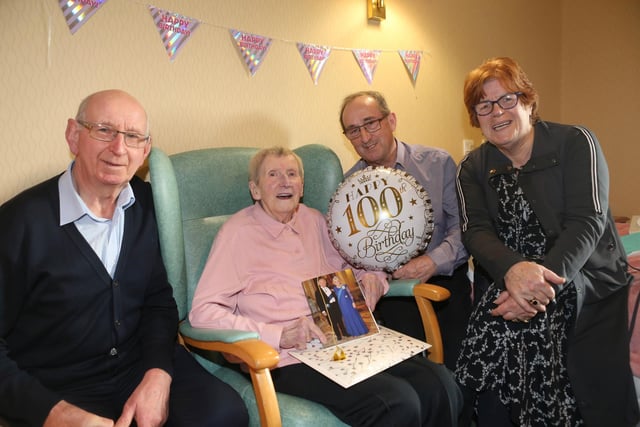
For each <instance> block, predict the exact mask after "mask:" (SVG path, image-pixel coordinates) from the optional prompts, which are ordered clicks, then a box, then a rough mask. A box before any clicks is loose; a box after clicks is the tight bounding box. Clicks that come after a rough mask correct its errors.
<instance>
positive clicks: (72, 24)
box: [58, 0, 107, 34]
mask: <svg viewBox="0 0 640 427" xmlns="http://www.w3.org/2000/svg"><path fill="white" fill-rule="evenodd" d="M106 2H107V0H59V3H58V4H59V5H60V9H61V10H62V14H63V15H64V19H65V21H67V27H69V31H71V34H75V33H76V31H78V30H79V29H80V27H82V26H83V25H84V23H85V22H87V21H88V20H89V18H91V17H92V16H93V14H94V13H96V12H97V11H98V9H100V7H102V5H104V4H105V3H106Z"/></svg>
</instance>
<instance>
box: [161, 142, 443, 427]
mask: <svg viewBox="0 0 640 427" xmlns="http://www.w3.org/2000/svg"><path fill="white" fill-rule="evenodd" d="M257 151H258V148H246V147H218V148H210V149H202V150H194V151H188V152H183V153H178V154H174V155H172V156H167V155H166V154H165V153H163V152H162V151H161V150H160V149H158V148H153V149H152V151H151V154H150V157H149V173H150V180H151V185H152V189H153V196H154V202H155V208H156V215H157V219H158V228H159V234H160V245H161V249H162V256H163V259H164V262H165V264H166V268H167V273H168V276H169V281H170V282H171V284H172V286H173V288H174V295H175V298H176V301H177V303H178V308H179V310H180V319H181V324H180V334H181V337H182V339H183V340H184V342H185V344H186V345H187V347H189V348H190V349H191V350H192V351H193V352H194V353H195V354H196V357H197V358H198V361H199V362H200V363H201V364H202V365H203V366H205V368H207V369H208V370H209V371H210V372H212V373H213V374H214V375H216V376H218V377H219V378H221V379H223V380H224V381H226V382H228V383H229V384H231V385H232V386H233V387H234V388H235V389H236V390H237V391H238V392H239V393H240V394H241V395H242V397H243V399H244V400H245V403H246V404H247V407H248V409H249V414H250V417H251V424H252V425H258V423H260V424H262V425H263V426H277V425H285V426H292V425H300V426H308V425H323V426H326V427H330V426H344V424H343V423H342V422H340V421H339V420H338V419H337V418H336V417H335V416H333V414H332V413H331V412H330V411H329V410H328V409H326V408H325V407H324V406H322V405H319V404H317V403H314V402H310V401H308V400H304V399H300V398H297V397H294V396H289V395H286V394H282V393H276V392H275V390H274V387H273V383H272V381H271V375H270V371H269V369H270V368H272V367H275V366H276V365H277V363H278V354H277V352H276V351H275V350H274V349H272V348H271V347H269V346H268V345H267V344H266V343H264V342H263V341H260V340H259V337H258V336H257V334H256V333H254V332H247V331H229V330H209V329H205V330H203V329H196V328H193V327H191V325H190V324H189V321H188V318H187V314H188V311H189V309H190V308H191V300H192V298H193V294H194V291H195V287H196V285H197V283H198V278H199V277H200V274H201V272H202V269H203V268H204V265H205V262H206V260H207V257H208V255H209V250H210V247H211V244H212V242H213V240H214V238H215V235H216V233H217V232H218V230H219V228H220V226H221V225H222V224H223V223H224V221H225V220H226V219H227V218H228V217H229V216H230V215H232V214H234V213H235V212H237V211H239V210H240V209H242V208H244V207H246V206H249V205H250V204H252V203H253V201H252V199H251V195H250V193H249V189H248V165H249V159H250V158H251V156H253V154H255V153H256V152H257ZM294 151H295V152H296V153H297V154H298V155H299V156H300V157H301V158H302V161H303V164H304V169H305V180H304V199H303V202H304V203H305V204H306V205H307V206H310V207H313V208H316V209H318V210H320V211H321V212H323V213H326V211H327V208H328V205H329V199H330V198H331V196H332V195H333V193H334V192H335V190H336V188H337V187H338V184H339V183H340V182H341V181H342V179H343V173H342V166H341V164H340V161H339V159H338V157H337V156H336V155H335V153H334V152H333V151H331V150H330V149H328V148H327V147H325V146H322V145H318V144H311V145H305V146H302V147H299V148H297V149H295V150H294ZM388 295H392V296H411V295H415V296H416V300H417V302H418V307H419V309H420V312H421V314H422V316H423V325H424V327H425V332H426V334H427V340H428V341H429V343H431V344H432V345H433V347H432V349H431V352H430V355H429V357H430V359H432V360H434V361H436V362H440V363H442V341H441V337H440V329H439V327H438V322H437V319H436V317H435V313H434V312H433V308H432V306H431V302H430V300H433V301H442V300H444V299H446V298H448V297H449V293H448V291H447V290H446V289H444V288H440V287H438V286H434V285H427V284H416V282H415V281H393V282H392V283H391V290H390V292H389V294H388ZM220 353H229V354H233V355H235V356H236V357H239V358H240V359H242V360H243V361H244V362H245V363H246V364H247V365H248V367H249V368H250V373H251V379H252V384H251V383H250V382H249V381H248V380H246V378H245V377H244V376H242V375H241V374H239V373H238V372H236V371H235V370H233V369H229V368H227V367H225V366H223V365H224V364H223V363H220V362H221V360H222V359H221V358H220Z"/></svg>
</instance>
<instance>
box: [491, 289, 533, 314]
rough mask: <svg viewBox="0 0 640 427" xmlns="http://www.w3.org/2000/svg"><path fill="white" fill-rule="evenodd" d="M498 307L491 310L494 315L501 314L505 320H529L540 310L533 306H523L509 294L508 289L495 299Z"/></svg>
mask: <svg viewBox="0 0 640 427" xmlns="http://www.w3.org/2000/svg"><path fill="white" fill-rule="evenodd" d="M493 303H494V304H495V305H497V307H496V308H494V309H493V310H491V315H492V316H496V317H497V316H500V317H502V318H503V319H504V320H512V321H521V322H528V321H529V320H530V319H531V318H533V317H534V316H535V315H536V314H538V312H537V311H536V310H535V309H534V308H533V307H531V306H529V307H526V308H524V309H523V308H522V307H521V306H520V304H518V303H517V302H516V300H515V299H514V298H513V297H512V296H511V295H509V292H508V291H502V292H501V293H500V295H499V296H498V298H496V300H495V301H493Z"/></svg>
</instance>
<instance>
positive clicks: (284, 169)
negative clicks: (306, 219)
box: [249, 155, 302, 223]
mask: <svg viewBox="0 0 640 427" xmlns="http://www.w3.org/2000/svg"><path fill="white" fill-rule="evenodd" d="M249 188H250V190H251V195H252V196H253V199H254V200H258V201H260V204H261V205H262V208H263V209H264V210H265V212H266V213H267V214H268V215H269V216H271V217H272V218H274V219H276V220H277V221H280V222H282V223H286V222H288V221H290V220H291V218H292V217H293V214H294V213H295V211H296V209H297V208H298V204H299V203H300V198H301V197H302V177H301V176H300V170H299V169H298V162H297V161H296V159H295V157H293V156H273V155H269V156H267V157H265V159H264V161H263V162H262V164H261V165H260V169H259V171H258V182H253V181H251V182H249Z"/></svg>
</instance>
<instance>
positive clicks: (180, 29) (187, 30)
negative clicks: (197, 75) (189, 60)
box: [149, 6, 200, 61]
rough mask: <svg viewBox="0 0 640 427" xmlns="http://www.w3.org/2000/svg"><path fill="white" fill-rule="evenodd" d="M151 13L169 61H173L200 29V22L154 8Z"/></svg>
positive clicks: (150, 10) (150, 7)
mask: <svg viewBox="0 0 640 427" xmlns="http://www.w3.org/2000/svg"><path fill="white" fill-rule="evenodd" d="M149 12H151V17H152V18H153V22H155V24H156V27H157V28H158V31H159V32H160V37H161V38H162V43H163V44H164V47H165V49H166V50H167V54H169V59H170V60H171V61H173V60H174V59H175V58H176V55H178V52H180V49H182V47H183V46H184V44H185V43H186V42H187V40H189V37H191V35H192V34H193V32H194V31H195V30H196V28H198V25H199V24H200V21H198V20H197V19H193V18H189V17H187V16H183V15H179V14H177V13H173V12H170V11H168V10H162V9H158V8H156V7H154V6H149Z"/></svg>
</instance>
